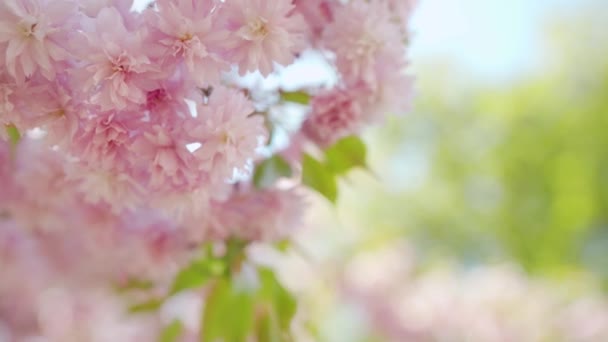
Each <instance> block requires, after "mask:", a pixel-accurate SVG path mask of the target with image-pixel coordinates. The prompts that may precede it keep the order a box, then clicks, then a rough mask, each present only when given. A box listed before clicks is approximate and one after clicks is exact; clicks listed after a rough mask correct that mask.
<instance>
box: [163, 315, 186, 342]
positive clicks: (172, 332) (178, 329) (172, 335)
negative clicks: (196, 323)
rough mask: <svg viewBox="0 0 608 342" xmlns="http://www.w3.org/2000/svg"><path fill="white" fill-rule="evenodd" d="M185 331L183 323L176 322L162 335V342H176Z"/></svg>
mask: <svg viewBox="0 0 608 342" xmlns="http://www.w3.org/2000/svg"><path fill="white" fill-rule="evenodd" d="M183 330H184V326H183V325H182V322H180V321H179V320H174V321H173V322H172V323H171V324H169V325H168V326H167V327H166V328H165V329H164V330H163V331H162V333H161V335H160V342H176V341H177V339H178V338H179V337H180V336H181V334H182V332H183Z"/></svg>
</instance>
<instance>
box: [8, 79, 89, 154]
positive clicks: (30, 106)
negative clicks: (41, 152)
mask: <svg viewBox="0 0 608 342" xmlns="http://www.w3.org/2000/svg"><path fill="white" fill-rule="evenodd" d="M34 81H37V82H34ZM17 94H18V97H20V102H21V103H22V104H21V106H20V107H21V108H20V109H21V111H20V120H21V122H22V128H27V129H32V128H41V129H43V130H44V131H45V133H46V135H45V140H46V141H47V142H48V143H49V144H50V145H59V146H62V147H66V146H67V145H69V144H70V143H71V142H72V139H73V137H74V135H75V134H76V131H77V129H78V126H79V123H80V119H81V117H82V116H84V114H85V111H86V110H85V108H84V106H83V105H82V104H81V103H78V101H77V100H75V99H74V98H73V97H72V95H71V90H70V89H69V88H68V87H65V86H64V85H63V84H62V82H60V80H59V78H57V79H56V80H55V81H52V82H49V81H46V80H30V81H29V82H27V87H24V88H22V89H20V90H19V92H18V93H17ZM31 98H35V99H36V101H31V100H30V99H31Z"/></svg>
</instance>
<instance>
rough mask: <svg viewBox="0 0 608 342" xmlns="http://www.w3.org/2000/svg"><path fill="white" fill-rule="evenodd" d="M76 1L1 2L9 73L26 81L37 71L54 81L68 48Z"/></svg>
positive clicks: (1, 36) (0, 39)
mask: <svg viewBox="0 0 608 342" xmlns="http://www.w3.org/2000/svg"><path fill="white" fill-rule="evenodd" d="M75 13H76V12H75V6H74V4H73V2H69V1H64V0H57V1H50V0H22V1H17V0H5V1H2V2H1V3H0V50H2V51H6V59H5V65H6V69H7V70H8V73H9V74H10V75H11V76H12V77H13V78H15V80H17V82H20V83H21V82H23V81H24V80H25V79H26V78H28V77H31V76H32V75H34V73H36V72H37V71H40V73H41V74H42V75H43V76H44V77H45V78H47V79H49V80H52V79H54V78H55V74H56V72H57V69H58V65H57V64H58V63H59V62H61V61H65V60H66V59H68V58H69V56H70V54H69V52H68V51H67V50H66V45H67V43H68V39H69V38H68V37H69V35H70V33H71V32H72V30H73V27H72V26H71V25H70V23H72V22H73V21H72V20H71V19H73V18H72V16H74V15H75Z"/></svg>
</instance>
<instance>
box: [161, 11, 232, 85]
mask: <svg viewBox="0 0 608 342" xmlns="http://www.w3.org/2000/svg"><path fill="white" fill-rule="evenodd" d="M156 5H157V7H158V11H157V12H154V13H155V14H156V15H155V17H154V19H155V26H156V27H157V28H158V30H159V34H158V37H155V38H156V39H157V40H158V42H159V44H160V45H162V46H163V47H165V49H166V52H165V54H164V58H165V60H166V62H167V61H168V62H169V64H171V65H175V64H176V63H177V62H183V63H184V65H185V67H186V69H187V73H188V74H189V76H190V77H192V78H193V79H194V80H195V83H196V85H197V86H200V87H202V86H204V85H207V84H210V83H216V82H219V80H220V74H221V72H222V71H227V70H230V69H229V67H228V64H227V63H226V62H225V61H224V60H223V59H222V58H221V57H220V55H219V54H218V53H219V48H220V44H221V43H222V42H223V41H224V40H226V39H227V38H228V35H227V32H226V31H220V30H217V28H216V27H215V26H217V25H216V19H215V15H214V14H213V13H212V10H213V8H214V1H212V0H204V1H192V0H179V1H169V0H162V1H157V2H156Z"/></svg>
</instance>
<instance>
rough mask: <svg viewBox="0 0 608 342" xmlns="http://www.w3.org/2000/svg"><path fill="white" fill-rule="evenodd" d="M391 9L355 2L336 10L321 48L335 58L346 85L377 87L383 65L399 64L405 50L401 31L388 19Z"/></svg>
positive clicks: (387, 66)
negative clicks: (330, 52) (361, 83)
mask: <svg viewBox="0 0 608 342" xmlns="http://www.w3.org/2000/svg"><path fill="white" fill-rule="evenodd" d="M389 13H390V12H389V8H388V6H387V4H386V3H384V2H379V1H372V2H369V3H368V2H364V1H361V0H355V1H352V2H350V3H349V4H348V5H345V6H342V7H338V8H336V11H335V12H334V21H333V22H332V23H331V24H329V25H328V26H327V28H326V29H325V31H324V33H323V38H322V45H323V46H324V47H325V48H327V49H329V50H331V51H333V52H334V53H335V54H336V65H337V67H338V70H339V71H340V72H341V74H342V77H343V78H344V80H345V82H346V83H349V84H358V83H360V82H365V83H368V84H369V85H370V86H371V87H375V86H376V85H377V84H378V79H377V75H376V72H375V71H376V68H377V67H381V68H388V69H390V68H391V67H392V65H391V64H389V65H382V64H380V63H383V62H385V61H386V60H389V61H400V60H401V59H403V58H404V54H405V50H404V44H403V41H402V39H401V34H400V32H399V27H398V26H396V25H395V24H394V23H392V22H391V21H390V20H387V18H389V17H390V15H389Z"/></svg>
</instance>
